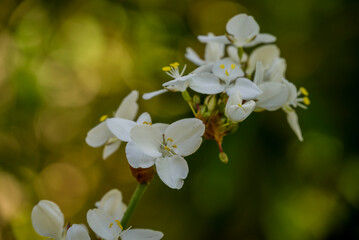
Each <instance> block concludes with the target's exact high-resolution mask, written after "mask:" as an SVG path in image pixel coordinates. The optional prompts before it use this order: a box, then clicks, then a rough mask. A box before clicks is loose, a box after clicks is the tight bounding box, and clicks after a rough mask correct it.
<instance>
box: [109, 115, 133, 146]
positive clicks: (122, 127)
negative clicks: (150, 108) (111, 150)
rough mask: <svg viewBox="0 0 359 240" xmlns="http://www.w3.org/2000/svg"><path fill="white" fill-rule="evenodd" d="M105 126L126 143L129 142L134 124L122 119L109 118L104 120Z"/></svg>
mask: <svg viewBox="0 0 359 240" xmlns="http://www.w3.org/2000/svg"><path fill="white" fill-rule="evenodd" d="M106 122H107V126H108V128H109V129H110V131H111V132H112V134H113V135H115V136H116V137H117V138H118V139H120V140H122V141H124V142H128V141H130V140H131V138H130V131H131V129H132V128H133V127H134V126H135V125H136V122H134V121H131V120H127V119H124V118H110V119H107V120H106Z"/></svg>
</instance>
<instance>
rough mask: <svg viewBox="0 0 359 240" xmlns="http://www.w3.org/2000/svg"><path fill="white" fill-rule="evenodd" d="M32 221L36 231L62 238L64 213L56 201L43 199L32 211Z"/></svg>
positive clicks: (42, 234) (40, 233)
mask: <svg viewBox="0 0 359 240" xmlns="http://www.w3.org/2000/svg"><path fill="white" fill-rule="evenodd" d="M31 222H32V226H33V227H34V229H35V231H36V232H37V233H38V234H39V235H41V236H45V237H50V238H54V239H58V240H60V239H61V235H62V231H63V227H64V215H63V214H62V212H61V210H60V208H59V206H57V204H56V203H54V202H51V201H48V200H41V201H40V202H39V203H38V204H37V205H36V206H35V207H34V208H33V209H32V212H31Z"/></svg>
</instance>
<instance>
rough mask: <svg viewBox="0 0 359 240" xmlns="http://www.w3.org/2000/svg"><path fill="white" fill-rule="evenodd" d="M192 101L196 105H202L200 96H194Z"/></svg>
mask: <svg viewBox="0 0 359 240" xmlns="http://www.w3.org/2000/svg"><path fill="white" fill-rule="evenodd" d="M192 101H193V103H195V104H200V103H201V98H200V97H199V96H198V95H194V96H193V100H192Z"/></svg>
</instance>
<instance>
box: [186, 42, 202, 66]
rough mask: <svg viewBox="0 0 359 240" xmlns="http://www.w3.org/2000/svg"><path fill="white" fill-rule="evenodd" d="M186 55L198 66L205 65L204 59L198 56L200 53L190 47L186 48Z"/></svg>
mask: <svg viewBox="0 0 359 240" xmlns="http://www.w3.org/2000/svg"><path fill="white" fill-rule="evenodd" d="M185 57H186V58H187V59H188V60H190V61H191V62H193V63H194V64H196V65H197V66H200V65H203V64H204V61H203V60H202V59H201V58H200V57H199V56H198V54H197V53H196V52H195V51H194V50H193V49H192V48H190V47H188V48H186V54H185Z"/></svg>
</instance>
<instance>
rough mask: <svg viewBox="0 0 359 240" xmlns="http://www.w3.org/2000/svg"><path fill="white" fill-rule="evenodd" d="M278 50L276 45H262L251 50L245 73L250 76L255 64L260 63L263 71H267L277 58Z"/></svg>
mask: <svg viewBox="0 0 359 240" xmlns="http://www.w3.org/2000/svg"><path fill="white" fill-rule="evenodd" d="M279 54H280V51H279V48H278V47H277V46H276V45H273V44H271V45H264V46H261V47H258V48H256V49H254V50H253V52H252V53H251V55H250V56H249V59H248V66H247V70H246V73H247V74H248V75H251V74H252V73H253V71H254V69H255V67H256V63H257V62H258V61H261V62H262V64H263V68H264V70H267V69H268V68H269V67H270V66H271V65H272V63H273V61H274V60H275V59H276V58H279Z"/></svg>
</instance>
